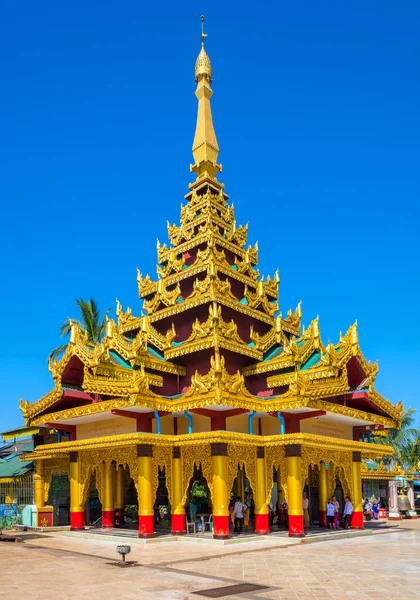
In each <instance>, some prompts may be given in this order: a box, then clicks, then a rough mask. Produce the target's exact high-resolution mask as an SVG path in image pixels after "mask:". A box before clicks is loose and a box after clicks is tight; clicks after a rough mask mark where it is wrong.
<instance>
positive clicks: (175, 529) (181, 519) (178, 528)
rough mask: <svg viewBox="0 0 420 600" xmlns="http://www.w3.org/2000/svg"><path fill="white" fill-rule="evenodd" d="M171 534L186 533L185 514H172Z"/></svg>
mask: <svg viewBox="0 0 420 600" xmlns="http://www.w3.org/2000/svg"><path fill="white" fill-rule="evenodd" d="M171 535H185V515H172V516H171Z"/></svg>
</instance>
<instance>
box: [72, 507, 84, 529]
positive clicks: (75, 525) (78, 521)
mask: <svg viewBox="0 0 420 600" xmlns="http://www.w3.org/2000/svg"><path fill="white" fill-rule="evenodd" d="M84 527H85V511H82V512H74V511H73V510H71V511H70V529H72V530H74V529H84Z"/></svg>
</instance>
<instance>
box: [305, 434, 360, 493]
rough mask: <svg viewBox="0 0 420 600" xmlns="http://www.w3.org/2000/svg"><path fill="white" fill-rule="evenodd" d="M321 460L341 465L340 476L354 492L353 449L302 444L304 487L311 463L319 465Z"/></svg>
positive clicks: (347, 487)
mask: <svg viewBox="0 0 420 600" xmlns="http://www.w3.org/2000/svg"><path fill="white" fill-rule="evenodd" d="M321 461H323V462H328V463H330V469H331V465H334V466H339V467H340V468H341V469H342V477H340V480H341V483H342V485H343V487H344V488H345V489H347V490H349V492H350V494H351V492H352V453H351V451H348V450H347V451H346V450H338V449H333V448H332V447H328V446H324V447H321V446H319V447H313V446H312V447H308V446H305V445H303V446H302V459H301V481H302V487H303V486H304V485H305V480H306V478H307V477H308V468H309V465H311V464H315V465H318V464H319V463H320V462H321Z"/></svg>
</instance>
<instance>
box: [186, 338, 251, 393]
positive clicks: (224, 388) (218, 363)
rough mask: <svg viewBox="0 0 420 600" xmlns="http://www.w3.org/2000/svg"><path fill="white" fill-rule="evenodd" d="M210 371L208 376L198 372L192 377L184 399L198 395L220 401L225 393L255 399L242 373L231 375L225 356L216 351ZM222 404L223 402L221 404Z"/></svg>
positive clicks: (211, 359) (211, 360)
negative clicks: (227, 368)
mask: <svg viewBox="0 0 420 600" xmlns="http://www.w3.org/2000/svg"><path fill="white" fill-rule="evenodd" d="M210 366H211V367H210V371H209V372H208V373H207V375H200V373H199V372H198V371H196V372H195V373H194V375H193V376H192V377H191V386H190V388H189V390H188V391H187V392H186V393H185V394H184V398H188V397H190V396H193V395H196V394H210V393H211V394H212V395H215V396H216V397H217V398H218V399H219V401H220V399H221V395H222V393H223V392H228V393H229V394H240V395H242V396H248V397H251V398H252V397H253V396H252V394H250V393H249V392H248V390H247V389H246V387H245V383H244V377H243V375H241V373H240V371H237V373H236V374H235V375H230V374H229V373H228V372H227V370H226V367H225V358H224V356H222V357H220V355H219V352H218V351H217V350H216V352H215V355H214V356H212V357H211V358H210ZM220 404H222V402H220Z"/></svg>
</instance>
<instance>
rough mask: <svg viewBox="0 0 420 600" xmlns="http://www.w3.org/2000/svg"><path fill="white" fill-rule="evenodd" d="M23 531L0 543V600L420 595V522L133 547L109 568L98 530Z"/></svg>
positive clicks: (110, 557) (111, 550)
mask: <svg viewBox="0 0 420 600" xmlns="http://www.w3.org/2000/svg"><path fill="white" fill-rule="evenodd" d="M21 537H22V540H23V541H22V543H0V561H1V562H0V564H1V567H0V599H1V600H3V599H6V598H7V600H20V599H21V598H22V599H24V600H41V599H42V600H70V599H71V600H79V599H80V600H82V599H83V600H86V599H88V600H108V598H109V599H112V600H120V599H125V600H131V599H136V600H138V599H140V600H149V598H150V599H171V598H174V599H179V600H187V599H188V600H199V599H200V598H205V596H200V595H196V594H194V592H200V591H203V590H208V589H214V588H219V587H223V586H229V585H234V584H239V583H243V582H249V583H254V584H259V585H263V586H267V589H265V590H260V591H253V592H250V593H245V594H240V595H232V594H231V595H226V596H223V597H222V598H223V600H233V599H236V600H238V599H240V598H243V599H246V598H247V599H248V600H249V599H251V600H257V599H260V600H263V599H281V600H283V599H304V598H312V599H319V600H322V599H327V598H329V599H331V598H336V599H345V598H357V599H358V600H366V599H371V600H379V599H381V600H382V599H385V600H386V599H395V598H399V597H404V598H413V599H417V598H419V599H420V588H419V581H420V552H419V550H420V521H412V522H404V523H401V524H399V526H398V527H397V528H395V529H389V530H384V531H381V532H375V533H374V534H373V535H369V536H364V537H358V538H350V539H336V540H332V539H331V540H328V541H322V542H320V543H303V544H300V543H293V544H289V543H288V541H287V539H279V540H278V543H277V542H273V541H270V542H266V541H263V542H261V541H256V542H249V543H247V544H240V545H235V546H228V547H226V546H218V547H214V546H210V545H209V544H206V543H203V544H196V543H193V544H185V543H177V542H169V543H167V542H165V543H157V544H152V545H132V552H131V554H130V556H129V558H130V560H133V561H137V562H136V566H134V567H129V568H126V569H121V568H119V567H118V566H116V563H117V560H118V559H116V556H117V555H116V552H115V543H113V542H112V541H108V540H107V539H103V538H100V537H98V536H97V537H96V538H95V539H93V540H90V539H82V538H80V539H79V538H77V537H68V536H64V535H62V534H60V533H55V534H52V535H51V534H49V535H46V534H22V536H21ZM324 539H325V538H324Z"/></svg>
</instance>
